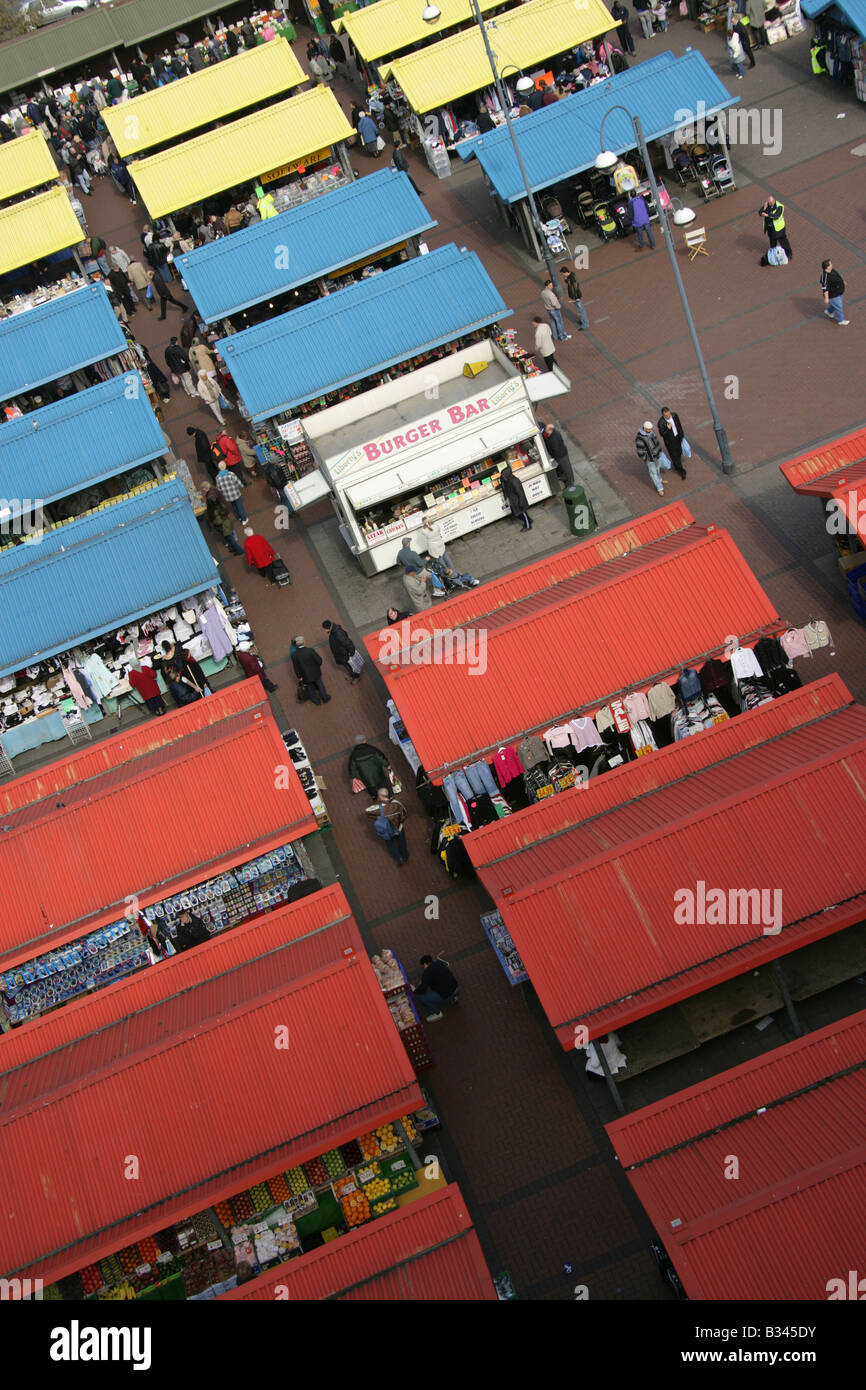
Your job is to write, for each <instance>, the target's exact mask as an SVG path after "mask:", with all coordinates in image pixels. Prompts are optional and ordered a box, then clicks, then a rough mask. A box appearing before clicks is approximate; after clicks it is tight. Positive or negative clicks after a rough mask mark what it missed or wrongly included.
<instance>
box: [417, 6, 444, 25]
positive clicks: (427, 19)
mask: <svg viewBox="0 0 866 1390" xmlns="http://www.w3.org/2000/svg"><path fill="white" fill-rule="evenodd" d="M421 18H422V19H423V21H424V23H425V24H435V23H436V20H437V19H441V18H442V11H441V10H440V9H439V8H438V7H437V6H436V5H425V6H424V11H423V13H422V15H421Z"/></svg>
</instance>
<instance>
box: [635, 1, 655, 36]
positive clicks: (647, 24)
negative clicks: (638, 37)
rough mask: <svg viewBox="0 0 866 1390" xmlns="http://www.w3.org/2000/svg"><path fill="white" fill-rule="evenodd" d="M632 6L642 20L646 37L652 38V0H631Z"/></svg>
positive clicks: (641, 25)
mask: <svg viewBox="0 0 866 1390" xmlns="http://www.w3.org/2000/svg"><path fill="white" fill-rule="evenodd" d="M631 7H632V9H633V10H634V12H635V14H636V15H637V17H638V19H639V20H640V27H641V29H642V30H643V36H644V38H645V39H651V38H652V36H653V17H652V10H651V8H650V0H631Z"/></svg>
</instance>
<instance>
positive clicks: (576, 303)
mask: <svg viewBox="0 0 866 1390" xmlns="http://www.w3.org/2000/svg"><path fill="white" fill-rule="evenodd" d="M559 273H560V275H561V276H562V283H563V286H564V287H565V293H566V294H567V295H568V299H569V303H570V304H571V307H572V308H573V309H574V311H575V313H576V314H577V317H578V318H579V319H580V327H579V328H578V330H577V331H578V332H579V333H583V331H584V330H585V329H587V328H589V319H588V318H587V314H586V309H585V308H584V307H583V293H582V291H581V288H580V281H579V280H578V278H577V276H576V275H575V273H574V271H573V270H570V269H569V268H568V266H567V265H564V266H563V267H562V269H561V270H560V272H559Z"/></svg>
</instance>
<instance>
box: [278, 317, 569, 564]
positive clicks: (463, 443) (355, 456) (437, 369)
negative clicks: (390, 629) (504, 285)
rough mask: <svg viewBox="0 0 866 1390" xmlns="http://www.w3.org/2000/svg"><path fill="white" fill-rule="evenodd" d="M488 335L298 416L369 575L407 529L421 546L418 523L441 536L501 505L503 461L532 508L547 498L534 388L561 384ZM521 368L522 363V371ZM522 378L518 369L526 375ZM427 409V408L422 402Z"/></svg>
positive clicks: (392, 557) (474, 523)
mask: <svg viewBox="0 0 866 1390" xmlns="http://www.w3.org/2000/svg"><path fill="white" fill-rule="evenodd" d="M502 343H503V346H499V345H498V344H497V343H496V342H495V341H493V340H491V339H488V340H486V341H484V342H481V343H478V344H476V345H474V346H472V347H468V348H463V349H462V350H461V351H459V352H454V353H452V354H450V355H449V356H448V357H446V358H444V359H443V360H442V361H441V362H437V363H435V364H433V365H430V366H427V367H425V368H424V369H423V370H421V371H416V372H413V373H410V374H409V375H408V376H403V377H400V378H399V379H398V380H397V381H395V382H391V383H389V384H388V385H385V386H379V387H377V388H375V389H374V390H372V391H367V392H365V393H364V394H363V395H362V396H356V397H355V398H354V399H351V400H348V401H346V402H344V403H342V404H340V405H335V406H332V407H331V408H330V409H328V410H324V411H321V412H320V413H319V414H317V415H311V416H308V417H306V418H305V420H304V431H305V433H306V435H307V437H308V438H309V440H310V441H311V443H312V445H313V448H314V450H315V452H316V456H317V457H318V459H319V461H320V467H321V470H322V472H323V474H324V476H325V478H326V479H327V481H328V483H329V484H330V487H331V492H332V495H333V498H334V506H335V509H336V512H337V515H338V517H339V519H340V533H341V535H342V537H343V540H344V542H345V543H346V545H347V546H348V547H349V549H350V550H351V551H352V553H353V554H354V555H355V556H356V557H357V559H358V562H359V564H360V565H361V567H362V569H363V570H364V571H365V573H367V574H376V573H379V572H380V571H381V570H384V569H388V568H390V567H391V566H392V565H394V564H395V562H396V556H397V552H398V551H399V549H400V547H401V546H402V545H403V544H404V542H405V540H406V537H407V534H408V535H410V536H411V538H412V540H413V543H415V544H416V546H417V549H418V551H419V552H423V551H424V550H425V548H426V547H425V545H424V541H423V538H422V537H420V527H421V524H422V522H423V521H424V520H425V519H427V520H431V519H432V520H434V521H436V522H439V523H440V524H441V529H442V535H443V537H444V538H445V539H446V540H452V539H453V538H454V537H456V536H461V535H465V534H466V533H467V532H469V531H473V530H477V529H478V528H479V527H481V526H486V525H488V524H489V523H490V522H492V521H498V520H499V519H500V518H501V517H502V516H503V515H504V514H506V513H507V512H508V506H507V503H506V502H505V501H504V499H503V497H502V493H501V490H500V473H501V470H502V469H503V468H504V467H505V465H506V463H509V464H511V466H512V467H513V468H514V470H515V472H517V473H518V476H519V478H520V481H521V483H522V484H523V487H524V490H525V492H526V496H527V501H528V502H529V503H530V504H534V503H535V502H538V501H541V500H543V499H544V498H546V497H549V496H550V495H551V487H550V479H549V476H548V475H549V473H550V471H551V470H552V468H553V467H554V465H553V462H552V460H551V459H550V458H549V456H548V454H547V451H546V449H545V446H544V440H543V438H542V436H541V433H540V430H539V428H538V425H537V424H536V421H535V416H534V414H533V400H534V399H535V397H534V394H533V387H536V386H540V387H542V388H543V389H544V392H545V394H547V393H549V382H551V381H552V382H553V383H554V384H555V387H556V390H557V393H560V392H565V391H567V390H568V386H569V383H568V381H567V380H566V379H565V378H564V377H561V375H560V374H559V373H556V374H555V375H554V373H550V372H540V371H539V370H538V368H537V367H535V365H534V363H533V362H532V361H531V359H528V358H526V357H525V356H524V357H522V358H520V359H519V364H518V362H515V361H514V360H512V358H510V357H509V356H508V352H507V348H508V341H507V338H506V337H505V335H503V337H502ZM521 366H522V367H523V368H524V371H521V370H520V367H521ZM525 373H526V374H525ZM434 401H435V405H436V408H435V410H431V402H434Z"/></svg>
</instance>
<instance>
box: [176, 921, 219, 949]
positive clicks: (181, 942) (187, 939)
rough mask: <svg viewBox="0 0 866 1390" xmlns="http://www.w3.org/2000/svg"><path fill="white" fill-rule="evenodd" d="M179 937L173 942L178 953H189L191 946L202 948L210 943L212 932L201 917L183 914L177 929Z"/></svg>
mask: <svg viewBox="0 0 866 1390" xmlns="http://www.w3.org/2000/svg"><path fill="white" fill-rule="evenodd" d="M175 930H176V932H177V935H176V936H175V937H174V939H173V941H172V945H173V946H174V949H175V950H176V951H188V950H189V948H190V947H191V946H201V945H203V944H204V942H205V941H210V932H209V931H208V929H207V927H206V926H205V924H204V922H203V921H202V920H201V918H200V917H196V915H195V914H194V913H192V912H182V913H181V914H180V917H179V918H178V920H177V927H176V928H175Z"/></svg>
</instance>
